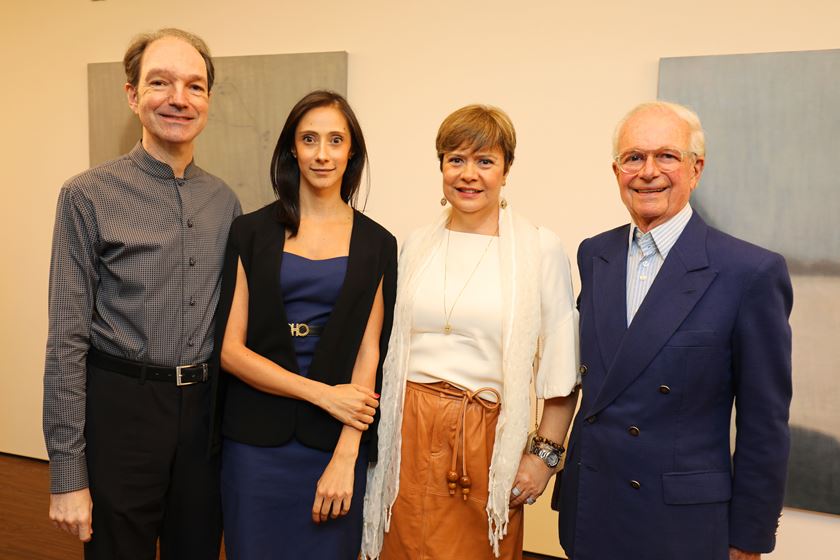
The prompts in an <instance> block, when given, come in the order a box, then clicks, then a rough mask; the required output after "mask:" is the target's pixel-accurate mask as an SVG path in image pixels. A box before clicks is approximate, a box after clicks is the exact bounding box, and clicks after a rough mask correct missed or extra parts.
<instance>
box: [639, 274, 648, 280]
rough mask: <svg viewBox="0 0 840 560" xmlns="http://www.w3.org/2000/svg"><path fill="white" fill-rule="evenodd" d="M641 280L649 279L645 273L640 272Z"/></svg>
mask: <svg viewBox="0 0 840 560" xmlns="http://www.w3.org/2000/svg"><path fill="white" fill-rule="evenodd" d="M639 280H647V276H646V275H645V274H640V275H639Z"/></svg>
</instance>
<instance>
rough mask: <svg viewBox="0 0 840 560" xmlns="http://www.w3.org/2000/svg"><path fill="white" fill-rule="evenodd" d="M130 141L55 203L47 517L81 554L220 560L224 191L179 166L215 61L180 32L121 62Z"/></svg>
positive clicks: (233, 204)
mask: <svg viewBox="0 0 840 560" xmlns="http://www.w3.org/2000/svg"><path fill="white" fill-rule="evenodd" d="M124 64H125V70H126V79H127V83H126V85H125V91H126V94H127V97H128V104H129V106H130V107H131V110H132V111H134V112H135V113H136V114H137V116H138V117H139V119H140V123H141V124H142V127H143V134H142V139H141V141H140V142H138V143H137V145H136V146H135V147H134V148H133V149H132V150H131V151H130V152H129V153H128V154H126V155H124V156H122V157H120V158H118V159H115V160H113V161H110V162H107V163H104V164H102V165H99V166H97V167H94V168H92V169H89V170H88V171H85V172H84V173H82V174H80V175H78V176H76V177H74V178H72V179H70V180H69V181H67V183H65V185H64V186H63V187H62V189H61V193H60V195H59V199H58V209H57V214H56V223H55V232H54V237H53V248H52V264H51V267H50V288H49V337H48V340H47V354H46V368H45V375H44V436H45V440H46V444H47V450H48V452H49V456H50V478H51V482H50V493H51V496H50V513H49V515H50V519H51V520H52V522H53V524H54V525H55V526H56V527H59V528H61V529H63V530H65V531H68V532H70V533H72V534H73V535H76V536H78V538H79V539H80V540H82V541H84V542H85V543H86V544H85V557H86V558H103V559H104V558H108V559H112V558H138V559H140V558H143V559H152V558H154V557H155V545H156V542H157V540H158V538H160V552H161V557H162V558H164V559H165V558H196V559H201V558H208V559H209V558H213V559H218V556H219V543H220V538H221V513H220V506H219V488H218V463H217V461H218V460H217V458H215V457H209V456H208V453H207V449H208V441H209V430H210V423H211V422H210V398H211V395H210V383H209V382H208V379H210V378H212V376H213V375H215V373H216V372H215V371H213V370H212V368H211V367H210V364H209V361H210V357H211V353H212V350H213V334H214V333H213V329H214V313H215V309H216V303H217V300H218V297H219V286H220V271H221V266H222V259H223V253H224V248H225V244H226V241H227V235H228V229H229V227H230V223H231V221H232V220H233V218H234V217H236V216H237V215H239V214H240V213H241V210H240V206H239V202H238V201H237V199H236V196H235V195H234V194H233V192H232V191H231V190H230V189H229V188H228V187H227V185H225V183H224V182H222V181H221V180H220V179H219V178H217V177H214V176H212V175H210V174H208V173H206V172H205V171H203V170H202V169H200V168H199V167H197V166H196V165H195V164H194V163H193V148H194V144H193V142H194V139H195V137H196V136H197V135H198V134H199V133H200V132H201V131H202V129H203V128H204V126H205V124H206V123H207V112H208V108H209V101H210V90H211V88H212V86H213V78H214V70H213V62H212V60H211V59H210V55H209V52H208V49H207V46H206V45H205V44H204V42H203V41H202V40H201V39H200V38H198V37H196V36H194V35H192V34H190V33H187V32H184V31H181V30H178V29H163V30H160V31H157V32H155V33H151V34H146V35H141V36H139V37H137V38H136V39H135V40H134V41H133V42H132V44H131V45H130V46H129V48H128V51H127V52H126V54H125V59H124Z"/></svg>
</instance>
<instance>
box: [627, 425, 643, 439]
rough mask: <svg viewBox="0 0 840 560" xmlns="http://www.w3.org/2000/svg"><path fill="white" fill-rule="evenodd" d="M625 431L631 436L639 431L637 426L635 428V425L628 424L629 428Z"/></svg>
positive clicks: (636, 434)
mask: <svg viewBox="0 0 840 560" xmlns="http://www.w3.org/2000/svg"><path fill="white" fill-rule="evenodd" d="M627 433H628V434H630V435H631V436H634V437H636V436H638V435H639V433H641V432H640V431H639V428H637V427H636V426H630V427H629V428H627Z"/></svg>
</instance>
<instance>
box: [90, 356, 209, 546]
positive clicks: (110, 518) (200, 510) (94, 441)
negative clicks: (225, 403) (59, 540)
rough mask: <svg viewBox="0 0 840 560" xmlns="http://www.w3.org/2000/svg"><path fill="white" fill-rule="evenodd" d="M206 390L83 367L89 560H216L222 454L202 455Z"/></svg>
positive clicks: (205, 438) (205, 386) (204, 386)
mask: <svg viewBox="0 0 840 560" xmlns="http://www.w3.org/2000/svg"><path fill="white" fill-rule="evenodd" d="M210 385H211V384H210V383H209V382H205V383H197V384H194V385H188V386H183V387H178V386H176V384H175V383H174V382H164V381H153V380H146V381H145V382H142V383H141V381H140V380H139V379H135V378H132V377H128V376H125V375H121V374H119V373H115V372H111V371H107V370H103V369H100V368H98V367H96V366H93V365H91V364H90V363H88V377H87V411H86V412H87V417H86V421H85V437H86V440H87V450H86V453H87V463H88V476H89V480H90V492H91V496H92V498H93V535H92V539H91V541H90V542H89V543H86V544H85V558H86V559H87V560H117V559H131V560H134V559H137V560H141V559H142V560H152V559H154V558H155V547H156V544H157V541H158V538H159V539H160V557H161V560H174V559H187V558H189V559H196V560H204V559H207V560H210V559H212V560H218V558H219V547H220V541H221V533H222V519H221V505H220V497H219V459H218V455H217V456H213V457H209V456H208V453H207V449H208V442H209V427H210Z"/></svg>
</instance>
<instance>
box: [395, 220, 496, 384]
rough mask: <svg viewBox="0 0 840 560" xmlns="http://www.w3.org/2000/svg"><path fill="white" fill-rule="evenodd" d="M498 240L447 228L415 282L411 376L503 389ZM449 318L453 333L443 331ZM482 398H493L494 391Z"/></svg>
mask: <svg viewBox="0 0 840 560" xmlns="http://www.w3.org/2000/svg"><path fill="white" fill-rule="evenodd" d="M447 238H448V239H447ZM498 239H499V238H498V237H496V236H491V235H481V234H476V233H462V232H457V231H447V232H446V234H445V236H444V239H443V240H442V242H441V243H440V244H439V245H438V246H437V248H436V249H435V252H434V254H433V255H432V258H431V260H430V262H429V265H428V266H427V267H426V269H425V270H424V271H423V274H422V276H421V277H420V278H419V280H418V284H417V295H416V297H415V300H414V315H413V317H412V326H411V353H410V356H409V362H408V380H409V381H414V382H416V383H436V382H438V381H447V382H449V383H451V384H453V385H456V386H458V387H461V388H463V389H468V390H470V391H475V390H476V389H480V388H482V387H491V388H493V389H496V390H497V391H499V393H500V394H501V393H502V297H501V290H502V288H501V280H500V276H499V243H498ZM444 277H445V279H446V300H445V303H446V307H445V308H444V297H443V293H444ZM447 318H448V319H449V324H450V325H451V332H450V333H449V334H446V333H445V332H444V325H445V324H446V320H447ZM481 397H482V398H485V399H488V400H495V399H494V397H493V396H492V393H490V392H485V393H482V394H481Z"/></svg>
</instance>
